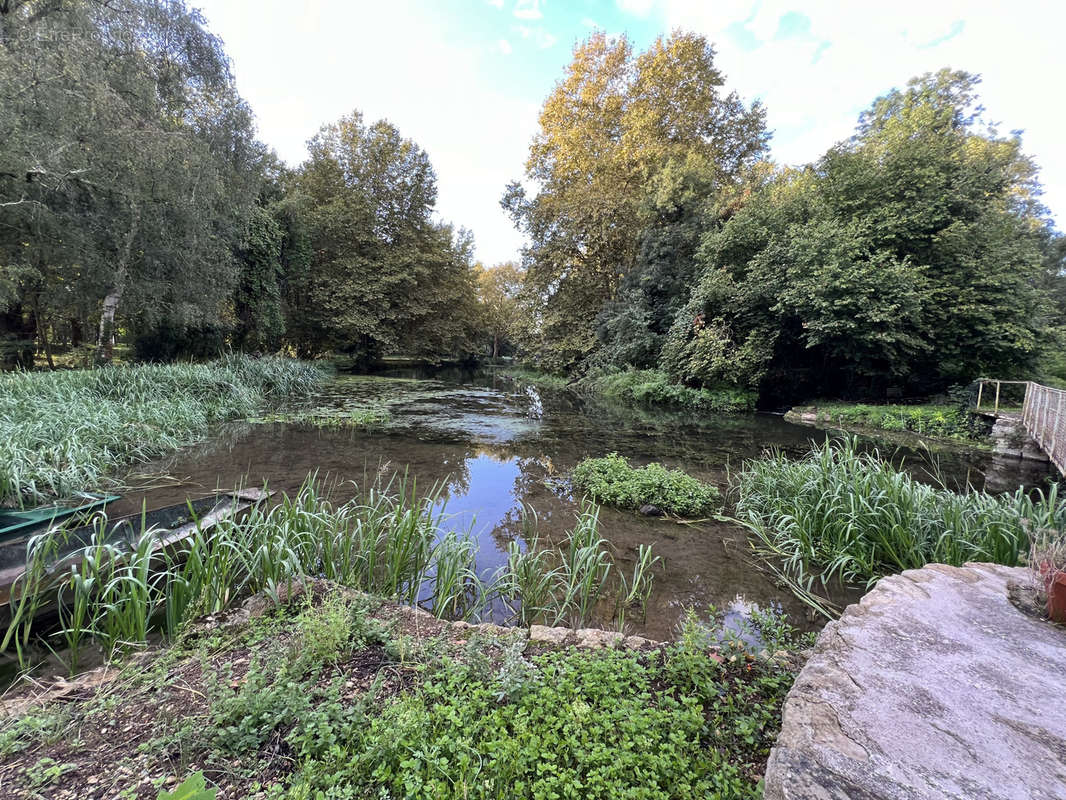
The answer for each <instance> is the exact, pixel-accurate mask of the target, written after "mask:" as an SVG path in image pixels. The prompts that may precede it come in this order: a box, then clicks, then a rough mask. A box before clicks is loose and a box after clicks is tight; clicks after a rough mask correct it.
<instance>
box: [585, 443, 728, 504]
mask: <svg viewBox="0 0 1066 800" xmlns="http://www.w3.org/2000/svg"><path fill="white" fill-rule="evenodd" d="M572 477H573V481H574V485H575V486H577V487H579V488H581V489H583V490H584V491H585V492H586V493H587V494H588V495H589V496H590V497H591V498H592V499H593V500H595V501H597V502H600V503H606V504H608V505H613V506H618V507H619V508H629V509H633V508H640V507H641V506H642V505H645V504H651V505H655V506H658V507H659V508H661V509H663V510H664V511H667V512H669V513H672V514H678V515H680V516H683V517H693V516H698V515H700V514H707V513H710V512H713V511H716V510H717V509H719V508H720V507H721V505H722V497H721V494H720V493H719V491H718V489H716V488H715V487H714V486H711V485H710V484H706V483H703V482H702V481H698V480H696V479H695V478H693V477H692V476H691V475H686V474H685V473H684V472H682V471H681V470H677V469H675V470H668V469H666V468H665V467H664V466H663V465H662V464H657V463H652V464H648V466H646V467H639V468H636V467H631V466H629V463H628V462H627V461H626V460H625V459H624V458H623V457H622V456H620V455H618V453H611V454H610V455H609V456H606V457H605V458H586V459H585V460H584V461H582V462H581V463H580V464H578V465H577V466H576V467H575V468H574V471H573V475H572Z"/></svg>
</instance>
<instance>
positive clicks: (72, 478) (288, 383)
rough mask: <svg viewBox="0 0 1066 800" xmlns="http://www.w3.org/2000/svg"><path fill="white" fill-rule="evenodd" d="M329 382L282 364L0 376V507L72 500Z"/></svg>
mask: <svg viewBox="0 0 1066 800" xmlns="http://www.w3.org/2000/svg"><path fill="white" fill-rule="evenodd" d="M324 378H325V373H324V372H323V370H322V369H321V368H319V367H317V366H315V365H313V364H308V363H305V362H300V361H293V360H291V359H285V358H251V357H249V356H243V355H229V356H225V357H223V358H220V359H218V360H217V361H212V362H210V363H207V364H168V365H145V366H137V367H106V368H102V369H91V370H77V371H70V372H30V373H7V374H2V375H0V504H13V505H20V504H23V503H38V502H44V501H47V500H49V499H52V498H66V497H71V496H73V495H74V494H75V493H77V492H80V491H84V490H86V489H92V488H98V487H99V486H100V484H101V483H102V482H103V480H104V476H105V475H106V474H107V473H108V472H110V471H111V470H114V469H116V468H117V467H120V466H123V465H125V464H129V463H132V462H137V461H147V460H150V459H152V458H155V457H157V456H160V455H162V454H164V453H166V452H169V451H171V450H175V449H177V448H179V447H183V446H185V445H187V444H191V443H193V442H195V441H197V440H198V439H200V438H201V437H203V436H204V434H205V433H206V432H207V430H208V428H209V426H210V425H212V424H213V423H216V422H220V421H223V420H229V419H239V418H241V417H247V416H249V415H252V414H254V413H256V412H257V411H259V410H260V409H261V408H262V407H263V406H264V405H265V404H266V403H267V402H268V401H270V402H276V401H279V400H282V399H287V398H291V397H294V396H300V395H307V394H309V393H310V392H311V391H312V390H313V389H314V388H315V387H317V386H318V385H319V384H321V383H322V382H323V380H324Z"/></svg>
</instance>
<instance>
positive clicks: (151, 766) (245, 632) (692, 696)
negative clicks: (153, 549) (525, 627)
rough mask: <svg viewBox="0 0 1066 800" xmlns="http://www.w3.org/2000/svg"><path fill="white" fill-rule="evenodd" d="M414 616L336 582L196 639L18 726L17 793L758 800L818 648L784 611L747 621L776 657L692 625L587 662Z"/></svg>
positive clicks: (716, 622)
mask: <svg viewBox="0 0 1066 800" xmlns="http://www.w3.org/2000/svg"><path fill="white" fill-rule="evenodd" d="M398 611H399V610H398V609H396V608H395V607H392V606H389V605H385V606H382V605H381V603H380V601H379V600H374V599H373V598H369V597H367V596H365V595H360V594H357V593H352V592H347V591H344V590H341V589H339V588H338V587H336V586H330V585H329V584H326V583H325V582H320V581H319V582H315V584H314V585H313V587H312V589H311V591H310V592H308V593H306V594H304V595H301V596H300V597H299V599H298V600H295V601H290V603H289V605H288V606H287V607H285V608H283V609H281V610H280V611H279V612H278V613H277V614H271V615H268V616H266V617H260V618H257V619H254V620H252V621H251V622H250V623H245V624H239V623H238V624H230V625H227V626H224V627H217V628H213V629H212V628H211V627H208V626H202V627H197V628H194V629H193V633H194V635H192V636H188V637H185V638H184V639H181V640H179V641H177V642H176V643H174V644H172V645H171V647H169V648H167V649H164V650H157V651H155V652H150V653H148V654H146V655H143V656H141V657H140V658H139V659H138V662H137V667H136V669H135V670H134V669H130V670H129V671H128V672H127V673H126V675H124V679H123V680H122V681H116V682H114V683H113V684H111V685H109V686H108V687H107V688H106V689H105V690H103V691H102V692H100V693H99V694H97V695H96V696H95V698H94V699H89V700H85V699H75V700H73V701H72V702H71V701H70V698H66V702H62V703H59V702H56V703H42V704H38V705H36V706H35V707H34V708H33V709H32V710H30V711H28V712H26V713H24V714H23V715H21V716H20V717H19V718H18V719H15V720H13V721H12V724H11V725H9V726H7V728H5V730H4V731H3V732H2V733H0V766H3V767H4V768H7V769H9V770H10V773H9V774H11V775H12V781H13V782H12V784H11V785H12V788H13V789H14V790H15V791H21V790H23V789H27V790H28V791H32V790H41V789H43V790H44V791H46V792H47V793H50V794H65V793H70V794H72V795H80V794H85V793H86V791H91V788H90V787H92V786H93V785H94V784H95V785H103V786H105V787H110V788H112V790H113V791H112V793H114V794H116V795H117V796H125V793H124V792H123V791H122V790H123V789H127V788H129V789H132V787H134V785H135V784H138V783H141V782H143V783H141V787H140V788H141V789H142V791H141V793H142V794H144V791H143V789H144V788H145V784H147V783H148V782H149V781H151V782H152V783H153V784H154V785H155V786H161V785H164V784H166V785H170V784H172V783H175V782H177V781H180V780H181V778H182V777H183V776H184V775H186V774H188V773H187V766H186V765H187V764H189V763H194V764H195V765H197V766H198V767H199V768H200V770H201V771H202V774H203V775H206V776H207V777H208V782H209V784H210V785H211V786H212V787H213V788H214V787H217V788H218V789H219V790H220V791H221V793H223V794H224V795H225V796H227V797H229V796H232V797H245V796H253V795H256V794H261V795H262V796H264V797H269V798H278V799H279V800H280V798H289V800H298V799H307V800H310V798H353V797H385V796H389V797H409V798H434V799H436V798H444V799H446V800H451V799H453V798H454V799H455V800H458V799H459V798H495V797H530V798H545V800H547V798H559V797H588V798H619V797H632V798H649V800H651V799H652V798H661V799H662V800H666V799H667V798H718V800H754V798H758V797H760V796H761V786H760V780H761V777H762V774H763V772H764V770H765V762H766V758H767V755H768V753H769V750H770V747H771V745H772V743H773V741H774V738H775V737H776V735H777V732H778V730H779V728H780V720H781V707H782V704H783V702H784V699H785V695H786V693H787V692H788V689H789V688H790V686H791V685H792V682H793V680H794V677H795V674H796V671H797V669H798V665H799V664H800V663H801V659H800V658H799V657H798V655H797V653H798V651H799V650H800V649H801V648H802V647H804V646H807V645H808V644H809V640H808V639H807V638H806V637H798V636H796V634H795V632H794V631H793V630H792V629H791V628H790V627H789V626H788V625H787V624H785V623H784V622H783V620H782V619H781V617H780V616H778V615H775V614H772V613H758V612H757V613H756V614H755V615H754V616H753V618H752V621H751V623H750V624H749V626H748V630H747V632H746V635H747V637H748V640H749V641H758V642H759V645H757V646H752V645H750V644H746V643H745V641H743V640H741V639H740V638H738V637H736V636H733V637H729V636H728V631H727V629H725V628H723V627H722V625H721V620H720V619H719V618H717V617H714V618H713V619H712V621H711V622H710V623H704V622H699V621H697V620H696V618H695V616H694V615H690V617H689V619H688V621H687V622H686V624H685V628H684V632H683V635H682V637H681V639H680V641H679V642H677V643H676V644H671V645H667V646H665V647H663V648H653V649H645V650H642V651H616V650H609V649H608V650H597V651H582V650H578V649H573V648H563V649H558V650H556V649H545V648H543V647H539V646H537V645H535V644H532V645H531V644H530V643H528V642H527V641H526V638H525V636H524V635H523V633H522V632H521V631H513V632H506V631H501V630H499V629H496V631H494V632H493V633H486V632H483V631H479V630H477V629H475V630H470V629H469V628H467V629H464V630H463V631H461V632H460V631H459V630H457V629H455V628H450V627H449V626H447V625H443V626H442V625H433V627H432V628H429V629H426V628H422V627H421V625H423V624H424V621H422V622H420V624H419V626H416V628H415V630H414V635H411V634H412V629H411V628H410V627H408V626H407V625H404V624H403V623H404V620H405V619H406V620H409V621H413V619H412V617H411V616H409V615H407V614H403V613H398ZM771 654H772V655H771ZM190 695H191V696H193V697H195V698H197V700H198V702H192V701H190V700H189V699H188V698H189V697H190ZM108 729H111V730H114V729H120V730H123V731H125V735H124V736H123V737H120V739H118V740H115V739H114V737H113V736H112V737H111V739H110V740H108V739H107V738H106V737H107V736H108V732H107V731H108ZM102 746H103V747H105V748H106V752H107V758H106V759H103V758H101V757H100V752H101V750H100V748H101V747H102ZM105 770H106V774H105ZM175 771H177V775H175ZM196 783H197V785H202V784H200V781H198V780H197V781H196ZM161 796H162V795H161Z"/></svg>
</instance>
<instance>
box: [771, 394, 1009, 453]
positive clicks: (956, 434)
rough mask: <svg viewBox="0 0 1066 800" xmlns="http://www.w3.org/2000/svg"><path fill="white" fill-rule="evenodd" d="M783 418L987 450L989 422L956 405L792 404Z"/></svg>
mask: <svg viewBox="0 0 1066 800" xmlns="http://www.w3.org/2000/svg"><path fill="white" fill-rule="evenodd" d="M785 419H786V420H788V421H789V422H795V423H798V424H805V425H817V426H821V427H834V428H840V429H842V430H848V431H855V432H859V433H868V434H873V435H877V434H878V433H881V432H885V433H890V434H894V433H909V434H915V435H917V436H920V437H922V438H925V439H933V440H940V441H945V442H953V443H962V444H965V445H967V446H969V447H980V448H985V449H991V447H992V442H991V439H990V437H991V433H992V421H991V420H990V419H988V418H987V417H984V416H982V415H980V414H973V413H971V412H969V411H967V410H966V409H965V408H962V407H960V406H958V405H944V404H940V405H935V404H926V405H868V404H864V403H819V404H817V405H807V406H795V407H794V408H791V409H789V411H788V412H787V413H786V414H785Z"/></svg>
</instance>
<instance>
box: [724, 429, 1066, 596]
mask: <svg viewBox="0 0 1066 800" xmlns="http://www.w3.org/2000/svg"><path fill="white" fill-rule="evenodd" d="M1057 489H1058V487H1057V486H1056V485H1053V486H1052V488H1051V490H1050V491H1049V492H1048V494H1047V495H1044V494H1043V493H1040V492H1037V493H1036V494H1035V495H1034V494H1029V493H1026V492H1025V491H1023V490H1021V489H1019V490H1018V491H1017V492H1015V493H1014V494H1002V495H992V494H988V493H986V492H979V491H968V492H966V493H964V494H956V493H954V492H951V491H948V490H947V489H944V488H942V487H936V486H930V485H928V484H924V483H921V482H919V481H917V480H916V479H915V478H913V477H911V476H910V475H908V474H907V473H906V472H903V471H901V470H899V469H896V468H895V467H894V466H892V465H891V464H889V463H888V462H886V461H884V460H882V459H881V458H880V456H879V455H878V454H877V453H876V452H870V453H863V452H859V450H858V448H857V444H856V441H855V439H854V438H850V437H849V438H846V439H844V440H840V441H827V442H826V443H825V444H823V445H821V446H818V447H815V448H814V449H812V450H811V451H810V453H809V454H808V455H807V456H806V457H805V458H802V459H800V460H798V461H794V460H791V459H789V458H787V457H785V456H784V455H781V454H779V453H778V454H774V455H771V456H770V457H768V458H764V459H759V460H755V461H750V462H748V463H747V464H746V465H745V467H744V469H743V471H742V472H741V473H740V474H739V475H738V477H737V504H736V506H737V515H738V517H740V519H741V521H742V522H743V523H744V524H745V525H746V526H747V527H748V528H749V529H750V530H751V531H752V532H754V534H755V536H756V540H757V546H758V547H759V549H761V550H762V551H763V552H764V553H765V554H766V555H768V556H770V557H772V558H774V559H779V560H781V561H783V565H784V567H783V568H784V571H785V573H786V575H787V576H788V577H790V578H791V579H793V580H795V581H798V582H799V583H800V584H801V586H805V587H807V588H809V587H810V586H811V585H812V584H813V582H814V581H815V580H816V579H817V580H819V581H821V582H822V583H823V585H824V584H826V583H827V582H829V581H830V580H834V579H839V580H841V581H843V582H844V583H846V584H849V585H855V586H870V585H871V584H873V583H874V582H875V581H876V580H877V579H878V578H880V577H882V576H884V575H888V574H892V573H896V572H900V571H902V570H905V569H915V568H919V567H922V566H924V565H926V564H929V563H934V562H937V563H942V564H952V565H956V566H957V565H961V564H963V563H965V562H967V561H991V562H994V563H997V564H1007V565H1011V566H1014V565H1017V564H1019V563H1021V561H1022V559H1023V557H1024V556H1025V554H1026V552H1027V550H1028V547H1029V531H1031V530H1046V529H1054V530H1058V531H1062V530H1063V529H1064V528H1066V503H1064V502H1061V501H1059V499H1058V491H1057Z"/></svg>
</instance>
